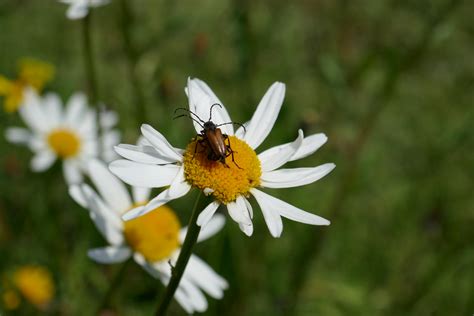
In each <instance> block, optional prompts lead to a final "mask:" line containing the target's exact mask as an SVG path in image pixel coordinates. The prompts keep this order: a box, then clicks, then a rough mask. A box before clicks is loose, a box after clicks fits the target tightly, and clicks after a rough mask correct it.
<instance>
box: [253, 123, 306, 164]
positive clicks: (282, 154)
mask: <svg viewBox="0 0 474 316" xmlns="http://www.w3.org/2000/svg"><path fill="white" fill-rule="evenodd" d="M303 138H304V135H303V131H302V130H298V137H297V138H296V140H295V141H293V142H292V143H290V145H289V146H285V147H283V148H282V149H281V150H280V151H279V152H278V154H276V155H272V156H266V157H264V158H265V159H262V157H261V156H260V155H258V159H259V160H260V163H261V168H262V171H263V172H266V171H271V170H275V169H277V168H280V167H281V166H283V165H284V164H286V163H287V162H288V161H289V160H290V158H291V156H293V155H294V154H295V153H296V151H297V150H298V148H300V147H301V144H302V143H303Z"/></svg>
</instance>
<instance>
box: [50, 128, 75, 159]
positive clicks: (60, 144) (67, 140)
mask: <svg viewBox="0 0 474 316" xmlns="http://www.w3.org/2000/svg"><path fill="white" fill-rule="evenodd" d="M48 144H49V146H50V147H51V149H52V150H53V151H54V152H55V153H56V155H58V156H59V157H60V158H63V159H64V158H70V157H74V156H75V155H76V154H77V153H78V152H79V149H80V147H81V142H80V140H79V137H78V136H77V135H76V134H75V133H74V132H72V131H71V130H69V129H66V128H58V129H55V130H53V131H52V132H51V133H49V135H48Z"/></svg>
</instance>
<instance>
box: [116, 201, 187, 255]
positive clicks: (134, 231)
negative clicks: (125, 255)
mask: <svg viewBox="0 0 474 316" xmlns="http://www.w3.org/2000/svg"><path fill="white" fill-rule="evenodd" d="M124 226H125V228H124V234H125V239H126V240H127V243H128V244H129V245H130V247H132V248H133V250H134V251H136V252H139V253H141V254H142V255H143V256H144V257H145V259H147V260H148V261H150V262H156V261H159V260H163V259H166V258H168V257H170V256H171V254H172V253H173V252H174V251H175V250H176V249H177V248H178V247H179V246H180V242H179V230H180V228H181V225H180V223H179V220H178V217H177V216H176V214H175V213H174V212H173V211H172V210H171V209H170V208H169V207H167V206H160V207H159V208H157V209H155V210H153V211H151V212H150V213H147V214H145V215H143V216H140V217H137V218H135V219H132V220H129V221H126V222H125V224H124Z"/></svg>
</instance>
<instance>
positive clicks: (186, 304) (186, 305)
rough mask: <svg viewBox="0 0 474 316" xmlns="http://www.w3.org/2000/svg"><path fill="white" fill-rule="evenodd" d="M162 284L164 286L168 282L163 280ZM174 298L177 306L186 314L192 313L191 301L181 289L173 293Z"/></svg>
mask: <svg viewBox="0 0 474 316" xmlns="http://www.w3.org/2000/svg"><path fill="white" fill-rule="evenodd" d="M162 282H163V284H164V285H165V286H166V285H167V284H168V282H169V280H163V281H162ZM174 298H175V299H176V301H177V302H178V303H179V305H180V306H181V307H182V308H183V309H184V310H185V311H186V313H188V314H192V313H194V306H193V303H192V302H191V299H190V298H189V297H188V295H187V294H186V292H185V291H184V290H183V289H180V288H179V287H178V289H177V290H176V292H175V293H174Z"/></svg>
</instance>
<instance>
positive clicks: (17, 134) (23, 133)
mask: <svg viewBox="0 0 474 316" xmlns="http://www.w3.org/2000/svg"><path fill="white" fill-rule="evenodd" d="M31 137H32V135H31V133H30V131H29V130H27V129H26V128H21V127H9V128H7V130H6V131H5V138H6V139H7V140H8V141H9V142H10V143H13V144H22V145H26V144H28V142H29V141H30V139H31Z"/></svg>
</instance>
